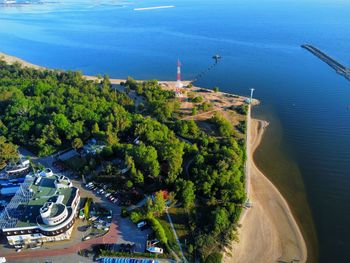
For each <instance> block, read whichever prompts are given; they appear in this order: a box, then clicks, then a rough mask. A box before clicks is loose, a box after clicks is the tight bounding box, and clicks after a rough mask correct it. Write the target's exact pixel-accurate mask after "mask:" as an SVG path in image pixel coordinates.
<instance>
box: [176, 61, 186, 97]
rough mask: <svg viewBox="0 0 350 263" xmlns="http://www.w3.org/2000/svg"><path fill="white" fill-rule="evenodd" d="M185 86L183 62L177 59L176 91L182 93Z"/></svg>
mask: <svg viewBox="0 0 350 263" xmlns="http://www.w3.org/2000/svg"><path fill="white" fill-rule="evenodd" d="M183 87H184V84H183V83H182V81H181V62H180V60H179V59H178V60H177V78H176V93H181V89H182V88H183Z"/></svg>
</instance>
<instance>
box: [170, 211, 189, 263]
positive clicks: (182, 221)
mask: <svg viewBox="0 0 350 263" xmlns="http://www.w3.org/2000/svg"><path fill="white" fill-rule="evenodd" d="M169 215H170V216H171V219H172V221H173V224H174V227H175V230H176V234H177V236H178V238H179V240H180V243H181V247H182V250H183V252H184V254H185V257H186V258H187V260H189V261H191V259H192V257H193V255H192V254H190V253H189V252H188V245H189V244H190V242H191V237H190V232H189V227H188V215H187V211H186V209H184V208H177V207H176V208H175V207H173V208H169ZM165 216H166V215H165ZM167 223H168V221H167ZM168 225H169V227H170V224H169V223H168ZM170 230H171V229H170ZM175 241H176V240H175Z"/></svg>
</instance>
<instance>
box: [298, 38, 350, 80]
mask: <svg viewBox="0 0 350 263" xmlns="http://www.w3.org/2000/svg"><path fill="white" fill-rule="evenodd" d="M301 47H302V48H305V49H306V50H308V51H309V52H311V53H312V54H314V55H315V56H316V57H318V58H319V59H321V60H323V61H324V62H326V63H327V64H328V65H329V66H331V67H332V68H333V69H334V70H335V71H336V72H337V73H338V74H340V75H342V76H344V77H345V78H346V79H347V80H349V81H350V68H348V67H346V66H344V65H342V64H341V63H339V62H338V61H337V60H335V59H334V58H332V57H330V56H328V55H327V54H326V53H324V52H322V51H321V50H319V49H318V48H316V47H314V46H312V45H309V44H304V45H301Z"/></svg>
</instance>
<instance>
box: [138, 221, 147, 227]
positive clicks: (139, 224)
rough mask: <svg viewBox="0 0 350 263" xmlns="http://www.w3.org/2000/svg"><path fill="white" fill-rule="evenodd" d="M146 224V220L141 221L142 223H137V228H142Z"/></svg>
mask: <svg viewBox="0 0 350 263" xmlns="http://www.w3.org/2000/svg"><path fill="white" fill-rule="evenodd" d="M145 225H147V223H146V221H141V222H140V223H138V224H137V228H142V227H144V226H145Z"/></svg>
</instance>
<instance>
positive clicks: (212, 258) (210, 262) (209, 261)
mask: <svg viewBox="0 0 350 263" xmlns="http://www.w3.org/2000/svg"><path fill="white" fill-rule="evenodd" d="M221 261H222V254H221V253H219V252H213V253H211V254H210V255H209V256H208V257H207V258H206V259H205V261H204V262H205V263H221Z"/></svg>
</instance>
